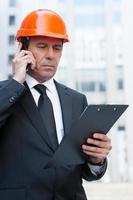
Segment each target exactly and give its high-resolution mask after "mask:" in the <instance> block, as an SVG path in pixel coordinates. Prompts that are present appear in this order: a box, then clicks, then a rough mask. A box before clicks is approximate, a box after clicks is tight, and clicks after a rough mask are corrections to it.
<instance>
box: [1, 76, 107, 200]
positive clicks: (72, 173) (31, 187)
mask: <svg viewBox="0 0 133 200" xmlns="http://www.w3.org/2000/svg"><path fill="white" fill-rule="evenodd" d="M55 84H56V87H57V91H58V93H59V98H60V102H61V108H62V115H63V123H64V129H65V134H67V132H68V131H69V129H70V127H71V124H72V122H73V121H74V120H75V119H77V118H78V117H79V116H80V114H81V112H82V111H83V110H84V108H85V107H86V105H87V101H86V98H85V96H84V95H82V94H80V93H78V92H76V91H74V90H72V89H70V88H68V87H65V86H63V85H61V84H59V83H57V82H55ZM53 153H54V149H53V147H52V145H51V141H50V139H49V137H48V134H47V131H46V129H45V127H44V125H43V122H42V120H41V117H40V113H39V112H38V109H37V107H36V104H35V102H34V99H33V97H32V95H31V93H30V90H28V89H26V87H24V86H22V85H21V84H19V83H18V82H16V81H15V80H12V79H11V80H8V81H2V82H0V200H9V199H10V200H85V199H86V196H85V192H84V189H83V187H82V178H85V179H86V180H96V179H98V178H100V177H101V176H102V175H103V174H104V172H103V173H100V174H98V175H97V176H96V175H93V174H92V173H91V171H90V169H89V167H88V165H87V163H86V164H84V165H76V166H75V165H73V166H65V167H55V166H54V167H48V166H47V163H48V162H49V160H50V158H51V157H52V155H53ZM105 168H106V167H105Z"/></svg>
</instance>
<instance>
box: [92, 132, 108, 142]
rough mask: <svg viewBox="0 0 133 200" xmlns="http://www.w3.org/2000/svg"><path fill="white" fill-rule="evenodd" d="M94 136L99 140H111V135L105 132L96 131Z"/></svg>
mask: <svg viewBox="0 0 133 200" xmlns="http://www.w3.org/2000/svg"><path fill="white" fill-rule="evenodd" d="M93 138H94V139H99V140H102V141H108V140H109V137H108V136H107V135H105V134H103V133H94V134H93Z"/></svg>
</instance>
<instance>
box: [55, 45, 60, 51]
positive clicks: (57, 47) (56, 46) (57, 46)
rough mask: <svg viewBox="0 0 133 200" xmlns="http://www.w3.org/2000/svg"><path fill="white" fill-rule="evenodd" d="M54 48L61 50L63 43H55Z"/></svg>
mask: <svg viewBox="0 0 133 200" xmlns="http://www.w3.org/2000/svg"><path fill="white" fill-rule="evenodd" d="M54 49H55V50H57V51H61V50H62V45H54Z"/></svg>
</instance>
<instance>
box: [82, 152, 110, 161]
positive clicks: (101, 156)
mask: <svg viewBox="0 0 133 200" xmlns="http://www.w3.org/2000/svg"><path fill="white" fill-rule="evenodd" d="M83 152H84V153H85V154H86V155H88V156H92V157H95V158H98V159H105V158H106V155H104V154H100V153H95V152H88V151H83Z"/></svg>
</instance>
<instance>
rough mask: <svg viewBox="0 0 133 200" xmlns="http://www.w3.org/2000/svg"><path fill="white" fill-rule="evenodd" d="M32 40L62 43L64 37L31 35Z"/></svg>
mask: <svg viewBox="0 0 133 200" xmlns="http://www.w3.org/2000/svg"><path fill="white" fill-rule="evenodd" d="M30 42H36V43H38V42H39V43H43V42H46V43H59V44H60V43H61V44H62V39H59V38H53V37H45V36H35V37H30Z"/></svg>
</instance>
